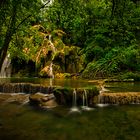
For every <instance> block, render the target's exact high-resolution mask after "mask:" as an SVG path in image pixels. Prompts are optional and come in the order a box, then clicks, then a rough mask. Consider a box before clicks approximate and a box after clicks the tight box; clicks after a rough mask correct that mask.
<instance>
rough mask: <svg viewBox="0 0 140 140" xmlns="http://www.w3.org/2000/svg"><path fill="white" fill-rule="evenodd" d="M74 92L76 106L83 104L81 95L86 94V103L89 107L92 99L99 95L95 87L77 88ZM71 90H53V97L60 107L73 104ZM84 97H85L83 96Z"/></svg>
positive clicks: (64, 88)
mask: <svg viewBox="0 0 140 140" xmlns="http://www.w3.org/2000/svg"><path fill="white" fill-rule="evenodd" d="M75 91H76V93H77V94H76V102H77V105H82V104H83V95H84V94H85V92H86V94H87V95H86V96H87V101H88V104H89V105H92V104H93V98H94V97H95V96H97V95H98V94H99V90H98V89H97V87H92V88H86V89H83V88H77V89H75ZM73 92H74V89H73V88H66V87H57V88H55V89H54V90H53V93H54V96H55V97H56V101H57V103H58V104H60V105H72V103H73ZM84 96H85V95H84Z"/></svg>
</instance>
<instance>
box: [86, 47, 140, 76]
mask: <svg viewBox="0 0 140 140" xmlns="http://www.w3.org/2000/svg"><path fill="white" fill-rule="evenodd" d="M125 70H127V71H139V70H140V50H139V49H137V47H135V46H130V47H128V48H121V47H120V48H113V49H111V50H110V51H109V52H108V53H107V54H106V55H105V56H104V57H103V58H101V59H99V60H98V61H95V60H93V61H92V62H91V63H89V64H88V66H87V68H86V69H85V71H84V72H83V77H86V78H94V77H96V76H100V77H104V76H111V75H113V74H115V73H116V74H117V73H119V72H121V71H125Z"/></svg>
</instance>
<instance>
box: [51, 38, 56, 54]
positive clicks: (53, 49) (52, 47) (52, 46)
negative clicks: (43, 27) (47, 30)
mask: <svg viewBox="0 0 140 140" xmlns="http://www.w3.org/2000/svg"><path fill="white" fill-rule="evenodd" d="M49 43H50V47H51V49H52V51H53V53H55V52H56V48H55V47H54V45H53V43H52V36H51V35H49Z"/></svg>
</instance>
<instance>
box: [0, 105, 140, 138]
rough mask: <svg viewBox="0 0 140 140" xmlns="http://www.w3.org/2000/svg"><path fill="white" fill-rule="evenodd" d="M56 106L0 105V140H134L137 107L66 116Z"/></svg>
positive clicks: (137, 135) (65, 109) (66, 109)
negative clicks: (39, 107)
mask: <svg viewBox="0 0 140 140" xmlns="http://www.w3.org/2000/svg"><path fill="white" fill-rule="evenodd" d="M69 111H70V108H69V107H64V106H59V107H57V108H54V109H51V110H41V109H38V108H33V107H31V106H30V105H24V106H21V105H17V104H14V103H12V104H1V105H0V139H1V140H11V139H14V140H32V139H33V140H84V139H85V140H138V139H139V138H140V133H139V131H140V106H139V105H124V106H108V107H104V108H98V107H96V108H94V110H92V111H81V113H69Z"/></svg>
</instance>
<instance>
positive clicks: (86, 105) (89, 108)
mask: <svg viewBox="0 0 140 140" xmlns="http://www.w3.org/2000/svg"><path fill="white" fill-rule="evenodd" d="M82 109H83V110H87V111H90V110H93V108H91V107H89V106H88V96H87V91H86V90H85V89H84V92H83V105H82Z"/></svg>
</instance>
